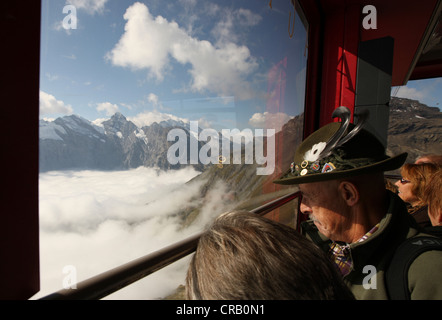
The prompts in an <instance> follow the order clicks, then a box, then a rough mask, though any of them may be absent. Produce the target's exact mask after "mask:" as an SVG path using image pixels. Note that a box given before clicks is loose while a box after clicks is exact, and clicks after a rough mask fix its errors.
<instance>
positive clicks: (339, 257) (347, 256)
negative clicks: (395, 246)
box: [329, 223, 380, 277]
mask: <svg viewBox="0 0 442 320" xmlns="http://www.w3.org/2000/svg"><path fill="white" fill-rule="evenodd" d="M379 224H380V223H378V224H377V225H375V226H374V227H373V228H371V229H370V231H368V232H367V233H366V234H364V235H363V236H362V237H361V238H360V239H359V240H357V241H356V242H362V241H365V240H367V239H368V238H369V237H370V236H372V235H373V233H375V232H376V231H377V230H378V229H379ZM329 254H330V256H331V259H332V260H333V262H334V263H335V264H336V265H337V266H338V268H339V270H340V271H341V274H342V276H343V277H345V276H346V275H348V274H349V273H350V271H351V270H352V269H353V260H352V257H351V251H350V244H348V243H344V244H342V243H338V242H335V241H333V242H332V243H330V250H329Z"/></svg>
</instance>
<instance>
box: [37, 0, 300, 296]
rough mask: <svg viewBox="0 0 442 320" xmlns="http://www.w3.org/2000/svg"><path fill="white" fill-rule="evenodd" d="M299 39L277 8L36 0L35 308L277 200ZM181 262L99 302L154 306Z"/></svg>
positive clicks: (180, 272)
mask: <svg viewBox="0 0 442 320" xmlns="http://www.w3.org/2000/svg"><path fill="white" fill-rule="evenodd" d="M307 30H308V24H307V22H306V20H305V18H303V14H302V10H301V8H300V7H299V6H298V5H297V4H296V2H294V1H288V0H273V1H270V2H269V1H255V0H242V1H238V0H232V1H206V0H204V1H202V0H179V1H174V2H173V3H172V2H170V3H169V2H167V3H166V2H164V1H157V0H150V1H148V0H145V1H144V0H143V1H115V0H93V1H80V0H69V1H61V0H59V1H53V0H43V1H42V26H41V64H40V70H41V74H40V140H39V141H40V181H39V190H40V191H39V192H40V245H41V250H40V252H41V255H40V258H41V279H42V280H41V288H42V290H41V291H40V293H39V294H38V295H37V296H36V297H40V296H44V295H47V294H49V293H52V292H54V291H57V290H59V289H61V288H72V289H74V288H75V284H76V283H77V282H78V281H81V280H84V279H87V278H88V277H91V276H94V275H97V274H99V273H101V272H104V271H106V270H109V269H111V268H114V267H116V266H119V265H121V264H124V263H126V262H128V261H131V260H133V259H136V258H138V257H140V256H143V255H145V254H147V253H150V252H153V251H155V250H158V249H161V248H162V247H164V246H166V245H168V244H171V243H173V242H176V241H178V240H180V239H182V238H184V237H186V236H188V235H191V234H193V233H194V232H196V231H197V230H201V229H202V228H204V226H206V225H207V223H209V222H210V221H211V220H212V219H213V218H214V217H215V216H217V215H218V214H220V213H222V212H224V211H228V210H231V209H234V208H246V209H251V208H253V207H257V206H259V205H261V204H262V203H263V202H265V201H268V200H271V199H274V198H276V197H278V196H280V195H282V194H284V193H287V191H285V190H284V189H283V190H280V189H277V188H281V187H280V186H276V185H274V184H273V183H272V181H273V180H274V179H275V178H277V177H279V176H280V175H281V174H282V172H284V171H286V170H287V169H288V168H289V166H290V162H291V161H293V160H292V159H293V154H294V151H295V149H296V145H297V143H299V142H300V141H301V140H302V132H303V123H304V121H303V114H304V99H305V82H306V67H307V56H308V52H307V50H308V46H307V44H308V39H307ZM294 207H296V203H295V204H292V205H290V206H289V208H288V209H281V210H279V211H277V212H276V213H274V214H272V215H271V217H272V218H274V219H277V220H280V221H282V222H284V223H289V224H290V223H293V221H294V219H295V214H296V213H295V212H294ZM187 263H188V260H186V259H182V260H180V261H178V262H177V263H174V264H173V265H171V266H169V267H166V268H165V269H163V270H161V271H159V272H156V273H155V274H153V275H151V276H149V277H147V278H146V279H143V280H142V281H139V282H137V283H136V284H134V285H131V286H130V287H128V288H127V289H124V290H121V291H120V292H117V293H115V294H113V295H111V296H109V298H113V299H157V298H164V297H166V296H167V295H169V294H170V293H171V292H174V290H175V289H176V288H177V287H178V286H179V285H180V284H183V279H184V271H185V268H186V266H187Z"/></svg>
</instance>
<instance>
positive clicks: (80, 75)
mask: <svg viewBox="0 0 442 320" xmlns="http://www.w3.org/2000/svg"><path fill="white" fill-rule="evenodd" d="M42 3H43V6H42V38H41V76H40V96H41V98H40V116H41V118H56V117H59V116H63V115H67V114H72V113H75V114H78V115H80V116H82V117H84V118H86V119H89V120H92V121H93V120H95V119H100V118H109V117H110V116H111V115H112V114H114V113H115V112H117V111H118V112H121V113H122V114H124V115H125V116H126V117H128V118H129V119H131V120H133V121H134V122H136V123H137V124H140V125H142V124H149V122H152V121H154V119H157V120H158V119H159V120H161V119H166V118H173V119H183V120H199V121H200V125H201V126H202V127H212V128H216V129H220V128H240V129H241V128H246V127H247V128H253V127H257V128H258V127H259V128H265V127H269V128H274V127H275V126H281V125H282V124H283V123H284V122H286V121H288V119H290V117H292V116H295V115H297V114H299V113H300V112H302V106H303V104H304V100H303V99H304V98H303V95H302V94H301V93H302V92H303V90H304V88H305V63H306V49H305V43H306V34H305V27H304V25H303V24H302V22H301V20H300V19H299V17H297V19H295V29H294V32H295V35H296V36H294V37H293V38H290V37H289V36H288V30H287V23H288V14H289V13H288V12H289V11H290V12H292V14H293V12H294V9H293V6H292V5H290V3H289V2H288V1H273V5H272V8H270V7H269V5H268V2H266V1H262V3H261V5H258V6H257V5H256V1H245V0H244V1H243V0H231V1H225V0H224V1H207V0H204V1H203V0H178V1H173V2H171V1H167V2H165V1H161V0H150V1H139V2H136V1H126V0H124V1H122V0H70V1H65V0H43V2H42ZM66 4H72V5H74V7H75V8H76V15H77V29H66V28H64V27H63V20H64V19H65V18H66V17H67V16H68V15H69V14H71V13H72V12H70V11H69V12H67V11H66V13H63V8H64V7H65V5H66ZM68 22H72V21H68ZM289 51H291V52H292V55H291V56H290V58H288V54H287V53H288V52H289ZM293 51H295V52H296V54H294V55H293ZM281 74H283V76H281ZM286 83H291V86H292V87H296V89H295V90H290V91H289V90H285V85H286ZM275 96H276V97H275Z"/></svg>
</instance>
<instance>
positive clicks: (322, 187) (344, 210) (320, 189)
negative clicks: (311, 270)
mask: <svg viewBox="0 0 442 320" xmlns="http://www.w3.org/2000/svg"><path fill="white" fill-rule="evenodd" d="M338 187H339V182H338V181H336V180H332V181H324V182H315V183H306V184H300V185H299V188H300V190H301V192H302V202H301V207H300V208H301V212H302V213H303V214H307V215H309V217H310V219H312V220H313V222H314V223H315V225H316V227H317V228H318V230H319V232H321V233H322V234H323V235H325V236H326V237H327V238H329V239H331V240H334V241H345V242H346V240H347V238H346V236H345V235H346V234H347V233H349V231H350V229H351V225H352V222H351V221H350V219H348V216H349V214H348V212H349V208H348V206H347V204H346V203H345V201H344V200H343V199H342V198H341V196H340V194H339V192H338Z"/></svg>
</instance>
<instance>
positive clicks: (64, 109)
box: [40, 90, 73, 115]
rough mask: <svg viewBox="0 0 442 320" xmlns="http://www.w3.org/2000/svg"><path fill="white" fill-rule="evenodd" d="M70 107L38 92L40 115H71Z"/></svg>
mask: <svg viewBox="0 0 442 320" xmlns="http://www.w3.org/2000/svg"><path fill="white" fill-rule="evenodd" d="M72 112H73V109H72V107H71V106H70V105H67V104H65V103H64V102H63V101H61V100H57V99H56V98H55V97H54V96H53V95H51V94H49V93H46V92H44V91H41V90H40V114H41V115H44V114H71V113H72Z"/></svg>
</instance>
